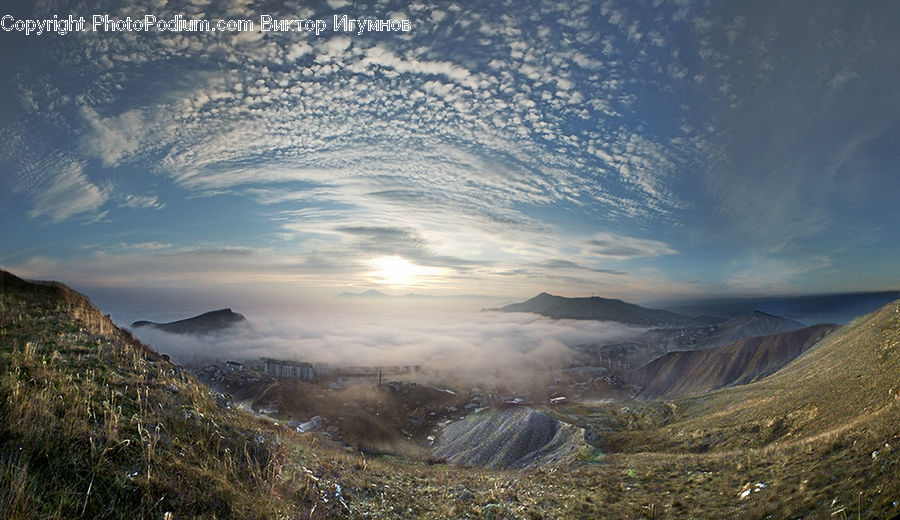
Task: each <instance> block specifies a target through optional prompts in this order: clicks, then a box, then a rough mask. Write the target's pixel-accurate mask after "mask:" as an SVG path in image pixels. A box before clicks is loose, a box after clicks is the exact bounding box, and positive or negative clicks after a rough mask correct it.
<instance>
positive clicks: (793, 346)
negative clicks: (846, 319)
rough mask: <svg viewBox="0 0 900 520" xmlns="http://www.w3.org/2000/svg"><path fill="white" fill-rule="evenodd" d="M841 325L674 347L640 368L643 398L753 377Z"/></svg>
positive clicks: (636, 380) (705, 388)
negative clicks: (681, 348) (712, 344)
mask: <svg viewBox="0 0 900 520" xmlns="http://www.w3.org/2000/svg"><path fill="white" fill-rule="evenodd" d="M835 328H837V327H836V326H833V325H817V326H814V327H807V328H803V329H798V330H792V331H789V332H781V333H777V334H770V335H766V336H755V337H750V338H745V339H740V340H738V341H735V342H734V343H730V344H728V345H724V346H721V347H713V348H708V349H703V350H688V351H679V352H669V353H668V354H665V355H663V356H662V357H659V358H657V359H655V360H654V361H652V362H650V363H649V364H648V365H645V366H643V367H641V368H640V369H638V370H636V371H635V372H634V374H632V376H631V381H632V382H633V383H634V384H636V385H638V386H640V387H641V388H642V390H641V392H640V394H639V397H640V398H642V399H652V398H656V397H661V396H666V397H674V396H680V395H688V394H698V393H701V392H706V391H709V390H714V389H716V388H721V387H723V386H729V385H743V384H747V383H751V382H753V381H757V380H759V379H762V378H763V377H765V376H767V375H769V374H772V373H774V372H775V371H777V370H778V369H780V368H781V367H783V366H784V365H786V364H787V363H788V362H790V361H791V360H792V359H794V358H796V357H797V356H799V355H800V354H802V353H803V352H805V351H806V350H807V349H809V348H810V347H812V346H813V345H814V344H815V343H816V342H817V341H819V340H820V339H822V338H823V337H824V336H825V335H827V334H828V333H830V332H832V331H833V330H834V329H835Z"/></svg>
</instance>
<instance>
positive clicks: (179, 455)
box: [0, 273, 900, 519]
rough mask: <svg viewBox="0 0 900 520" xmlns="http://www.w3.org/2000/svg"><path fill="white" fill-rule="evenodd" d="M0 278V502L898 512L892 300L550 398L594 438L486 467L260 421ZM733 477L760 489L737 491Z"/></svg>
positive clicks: (514, 513) (94, 318)
mask: <svg viewBox="0 0 900 520" xmlns="http://www.w3.org/2000/svg"><path fill="white" fill-rule="evenodd" d="M0 275H3V278H2V280H0V518H123V519H124V518H129V519H130V518H153V519H161V518H162V519H166V518H298V519H305V518H381V519H405V518H426V519H427V518H432V519H443V518H469V519H512V518H517V519H522V518H527V519H550V518H574V519H579V518H583V519H596V518H611V519H623V518H656V519H663V518H666V519H668V518H671V519H676V518H747V519H752V518H760V519H762V518H810V519H812V518H831V517H832V516H831V515H832V514H835V515H837V516H834V517H835V518H890V517H891V516H893V515H895V514H896V513H898V512H900V509H898V507H897V506H895V505H894V503H895V502H896V501H900V479H898V478H897V475H898V474H900V466H898V453H900V452H898V447H900V434H898V426H897V425H898V424H900V399H898V397H897V395H898V394H897V391H898V389H900V383H897V381H898V378H897V374H898V373H900V372H898V370H900V366H898V360H900V352H898V349H900V345H898V341H900V308H898V305H897V304H893V305H892V306H890V307H887V308H885V309H883V310H882V311H880V312H879V313H877V314H875V315H872V316H869V317H867V318H865V319H863V320H860V321H859V322H857V323H856V324H854V325H853V326H849V327H845V328H843V329H841V330H840V331H838V332H837V333H835V334H833V335H832V336H830V337H829V338H826V340H825V341H823V342H821V343H820V344H819V345H818V346H816V347H814V348H813V349H811V350H810V351H808V352H807V353H806V354H804V355H803V356H801V358H799V359H797V360H795V361H794V362H793V363H791V364H790V365H788V366H787V367H785V368H784V369H782V371H780V372H778V373H776V374H775V375H773V376H771V377H769V378H766V379H764V380H762V381H760V382H757V383H754V384H751V385H747V386H745V387H735V388H729V389H725V390H720V391H716V392H713V393H711V394H706V395H703V396H698V397H696V398H692V399H686V400H681V401H675V402H661V401H652V402H648V403H634V404H629V405H628V406H624V405H623V404H621V403H619V404H604V405H592V406H587V405H571V406H569V407H567V408H562V409H554V410H559V411H557V412H555V413H556V414H557V415H558V416H564V418H566V419H567V420H569V421H570V422H574V423H577V424H579V425H582V426H586V427H588V431H589V432H590V435H589V436H588V437H590V438H588V439H587V440H588V441H589V442H591V443H593V444H594V445H595V447H590V446H589V447H585V448H584V450H583V451H582V452H581V453H578V454H576V457H575V458H576V461H575V462H574V463H572V464H570V465H561V466H543V467H538V468H532V469H527V470H522V471H489V470H485V469H478V468H463V467H457V466H451V465H447V464H443V463H436V462H435V461H431V462H428V461H420V460H410V459H405V458H400V457H387V456H378V457H368V456H364V455H363V454H361V453H360V452H359V451H357V450H355V449H352V448H345V447H342V446H337V445H334V444H332V443H330V442H328V441H326V440H323V439H321V438H317V437H313V436H299V435H296V434H293V433H290V432H288V431H286V430H281V429H276V428H274V427H272V426H270V425H267V424H263V423H259V422H257V421H256V420H255V419H253V418H252V417H251V416H249V415H246V414H244V413H242V412H239V411H235V410H233V409H231V408H230V407H229V405H228V402H227V399H225V398H224V396H220V395H218V394H215V393H213V392H211V391H210V390H209V389H208V388H206V387H204V386H203V385H201V384H199V383H198V382H197V381H196V380H195V379H194V378H193V377H191V376H190V375H186V374H184V373H182V372H180V371H179V370H178V368H177V367H174V366H172V365H171V364H169V363H168V362H166V361H165V360H163V359H161V358H160V357H159V356H158V355H156V354H155V353H154V352H152V351H151V350H149V349H147V348H146V347H144V346H143V345H141V344H140V343H138V342H137V341H135V340H134V339H133V338H131V337H130V336H129V335H128V334H127V333H125V332H123V331H121V330H119V329H117V328H115V327H114V326H113V324H112V323H111V322H110V321H109V319H108V318H106V317H105V316H103V314H102V313H101V312H100V311H98V310H97V309H96V308H94V307H93V306H91V305H90V303H89V302H88V301H87V300H86V299H85V298H84V297H82V296H81V295H78V294H77V293H74V292H73V291H70V290H68V289H66V288H64V287H62V286H58V285H32V284H25V283H20V281H18V280H17V279H13V278H11V277H9V276H8V275H6V274H5V273H0ZM548 411H549V410H548ZM604 428H605V430H604ZM747 483H750V484H751V485H753V484H756V483H761V484H765V487H756V489H759V490H760V491H759V492H755V493H750V494H749V496H748V497H746V498H744V499H741V498H740V496H739V495H740V493H741V491H742V490H743V489H744V487H745V485H746V484H747ZM167 513H170V514H169V515H167ZM841 515H843V516H841Z"/></svg>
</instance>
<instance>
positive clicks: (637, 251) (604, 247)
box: [586, 233, 678, 259]
mask: <svg viewBox="0 0 900 520" xmlns="http://www.w3.org/2000/svg"><path fill="white" fill-rule="evenodd" d="M586 244H587V250H588V252H589V253H590V254H592V255H596V256H600V257H609V258H618V259H627V258H638V257H643V256H661V255H674V254H677V253H678V251H676V250H674V249H672V248H671V247H670V246H669V245H668V244H666V243H665V242H660V241H659V240H651V239H642V238H634V237H628V236H622V235H615V234H612V233H596V234H594V236H593V237H592V238H591V239H590V240H588V241H587V242H586Z"/></svg>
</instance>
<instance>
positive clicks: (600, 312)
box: [499, 292, 691, 326]
mask: <svg viewBox="0 0 900 520" xmlns="http://www.w3.org/2000/svg"><path fill="white" fill-rule="evenodd" d="M499 310H500V311H503V312H533V313H536V314H541V315H543V316H547V317H550V318H561V319H575V320H600V321H618V322H620V323H628V324H632V325H644V326H660V325H668V324H674V323H686V322H689V321H690V319H691V318H689V317H688V316H683V315H681V314H676V313H674V312H669V311H664V310H659V309H648V308H646V307H641V306H640V305H636V304H633V303H628V302H624V301H622V300H611V299H608V298H602V297H600V296H591V297H589V298H567V297H565V296H556V295H553V294H550V293H547V292H542V293H540V294H538V295H537V296H535V297H534V298H531V299H530V300H527V301H525V302H522V303H513V304H511V305H507V306H505V307H502V308H500V309H499Z"/></svg>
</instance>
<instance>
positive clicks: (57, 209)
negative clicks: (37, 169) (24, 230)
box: [28, 161, 109, 222]
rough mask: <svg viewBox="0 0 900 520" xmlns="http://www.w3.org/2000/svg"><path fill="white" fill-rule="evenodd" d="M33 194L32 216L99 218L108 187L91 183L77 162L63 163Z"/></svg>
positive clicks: (63, 218)
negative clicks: (85, 216)
mask: <svg viewBox="0 0 900 520" xmlns="http://www.w3.org/2000/svg"><path fill="white" fill-rule="evenodd" d="M57 168H58V169H57V170H56V171H55V172H54V173H53V175H52V176H51V177H50V178H49V181H47V182H46V183H45V184H44V185H42V186H39V187H37V188H36V190H35V193H34V194H33V195H32V209H31V211H29V212H28V216H29V217H31V218H38V217H47V218H49V219H50V220H51V221H53V222H62V221H64V220H68V219H70V218H72V217H75V216H79V215H89V216H93V218H95V219H96V218H102V214H98V213H97V212H98V210H99V209H100V208H101V207H102V206H103V205H104V204H105V203H106V201H107V199H108V196H109V194H108V190H104V189H101V188H100V187H98V186H97V185H95V184H93V183H92V182H90V180H89V179H88V178H87V175H85V173H84V171H83V170H82V165H81V164H79V163H78V162H74V161H72V162H67V163H66V162H64V163H62V164H59V165H58V166H57Z"/></svg>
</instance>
